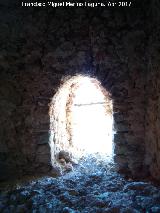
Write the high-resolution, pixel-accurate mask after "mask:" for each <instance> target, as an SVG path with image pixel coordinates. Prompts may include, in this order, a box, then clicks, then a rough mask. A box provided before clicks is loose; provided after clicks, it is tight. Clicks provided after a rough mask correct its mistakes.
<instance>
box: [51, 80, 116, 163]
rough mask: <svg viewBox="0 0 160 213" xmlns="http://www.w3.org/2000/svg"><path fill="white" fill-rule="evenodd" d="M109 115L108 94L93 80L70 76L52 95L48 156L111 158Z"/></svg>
mask: <svg viewBox="0 0 160 213" xmlns="http://www.w3.org/2000/svg"><path fill="white" fill-rule="evenodd" d="M112 126H113V116H112V100H111V98H110V94H109V93H108V92H107V91H106V90H105V89H104V88H103V87H102V85H101V84H100V82H99V81H98V80H97V79H95V78H90V77H88V76H74V77H72V78H70V79H69V80H67V81H66V82H65V83H64V84H63V85H62V86H61V87H60V88H59V91H58V92H57V93H56V95H55V96H54V98H53V100H52V102H51V107H50V127H51V138H50V145H51V156H52V164H55V162H56V161H57V158H58V156H59V153H62V152H67V153H69V154H70V156H72V158H73V159H77V160H78V159H80V158H82V157H84V156H88V155H96V154H98V155H101V156H104V157H105V158H108V159H112V156H113V143H112V136H113V131H112V128H113V127H112Z"/></svg>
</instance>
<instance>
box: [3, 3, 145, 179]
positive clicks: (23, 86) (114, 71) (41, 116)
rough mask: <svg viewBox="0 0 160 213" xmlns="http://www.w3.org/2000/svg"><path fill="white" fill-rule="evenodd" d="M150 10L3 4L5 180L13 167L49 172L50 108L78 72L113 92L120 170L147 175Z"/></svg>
mask: <svg viewBox="0 0 160 213" xmlns="http://www.w3.org/2000/svg"><path fill="white" fill-rule="evenodd" d="M141 4H142V3H141ZM144 5H145V2H144ZM144 5H138V7H136V6H135V7H133V8H130V9H115V8H114V9H113V8H110V9H102V8H101V9H100V8H99V9H94V8H92V9H81V8H76V9H68V8H67V9H64V8H58V9H49V8H48V9H37V8H36V9H35V8H18V6H17V8H16V9H15V8H14V7H11V6H10V7H8V6H3V10H1V14H0V16H1V17H3V21H2V23H1V30H2V32H3V33H2V34H1V39H0V43H1V45H2V47H3V48H2V49H1V58H0V64H1V65H0V69H1V72H0V73H1V77H0V79H3V81H2V83H1V84H2V85H1V87H2V89H1V92H0V95H1V100H2V101H1V114H2V116H1V126H2V127H1V141H0V143H1V147H2V148H1V151H0V152H1V153H0V156H1V161H0V162H1V164H2V166H3V168H5V170H6V174H4V177H6V175H7V173H8V172H9V173H10V172H11V170H13V172H12V173H16V174H17V173H18V171H19V172H20V174H33V172H34V173H42V172H43V173H47V172H49V171H51V159H50V158H51V155H50V146H49V138H50V118H49V106H50V103H51V100H52V98H53V96H54V94H55V93H56V91H57V89H58V88H59V87H60V85H61V83H63V79H64V78H65V77H67V76H68V75H69V76H73V75H75V74H78V73H81V74H88V75H90V76H91V77H93V76H94V77H96V78H97V79H98V80H99V81H100V82H101V83H102V86H103V87H104V88H105V89H106V90H107V91H108V92H110V93H111V94H112V99H113V112H114V123H115V131H116V134H115V140H114V142H115V162H116V164H117V170H118V171H123V172H128V173H130V174H132V175H134V176H137V175H140V174H141V173H142V172H143V165H144V154H145V150H144V148H145V142H144V137H145V132H144V130H145V120H144V119H145V78H146V70H147V63H146V59H145V57H146V50H147V46H146V44H147V32H146V30H147V29H146V28H145V26H146V22H147V19H146V13H145V10H144ZM2 179H3V177H2Z"/></svg>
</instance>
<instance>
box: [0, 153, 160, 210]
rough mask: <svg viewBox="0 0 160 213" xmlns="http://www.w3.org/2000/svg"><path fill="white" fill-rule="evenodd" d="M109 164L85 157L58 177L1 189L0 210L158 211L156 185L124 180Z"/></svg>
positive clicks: (159, 194)
mask: <svg viewBox="0 0 160 213" xmlns="http://www.w3.org/2000/svg"><path fill="white" fill-rule="evenodd" d="M111 165H112V164H111V163H110V165H108V166H104V164H103V162H102V161H101V160H98V161H97V159H96V158H93V157H88V158H87V159H83V160H82V161H81V162H80V163H79V164H78V165H77V166H76V167H75V168H74V170H73V171H72V172H70V173H66V174H65V175H63V176H61V177H59V178H52V177H43V178H39V179H37V180H34V181H30V182H28V183H26V184H22V185H17V186H16V188H15V189H12V190H7V191H1V194H0V212H6V213H12V212H27V213H28V212H34V213H36V212H37V213H39V212H40V213H45V212H49V213H51V212H52V213H79V212H82V213H105V212H106V213H107V212H113V213H141V212H145V213H147V212H148V213H152V212H153V213H159V212H160V187H155V186H154V185H152V184H151V183H149V182H142V181H136V182H135V181H133V180H126V179H125V178H124V177H123V176H121V175H120V174H117V173H116V172H115V171H114V169H113V168H112V166H111Z"/></svg>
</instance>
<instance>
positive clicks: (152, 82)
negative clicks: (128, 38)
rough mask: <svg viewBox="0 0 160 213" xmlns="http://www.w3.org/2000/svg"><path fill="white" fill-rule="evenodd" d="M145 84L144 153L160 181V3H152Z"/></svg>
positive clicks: (148, 165) (152, 174)
mask: <svg viewBox="0 0 160 213" xmlns="http://www.w3.org/2000/svg"><path fill="white" fill-rule="evenodd" d="M152 11H154V13H153V12H152V22H151V26H152V27H151V26H150V25H149V26H150V27H149V29H150V37H149V42H148V43H149V45H148V77H147V85H146V105H147V108H146V134H145V142H146V155H145V164H146V165H147V167H148V169H149V172H150V175H151V176H152V177H154V178H155V179H157V180H158V181H160V61H159V58H160V51H159V50H160V37H159V35H160V27H159V24H158V23H160V13H159V11H160V4H159V2H156V4H152Z"/></svg>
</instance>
